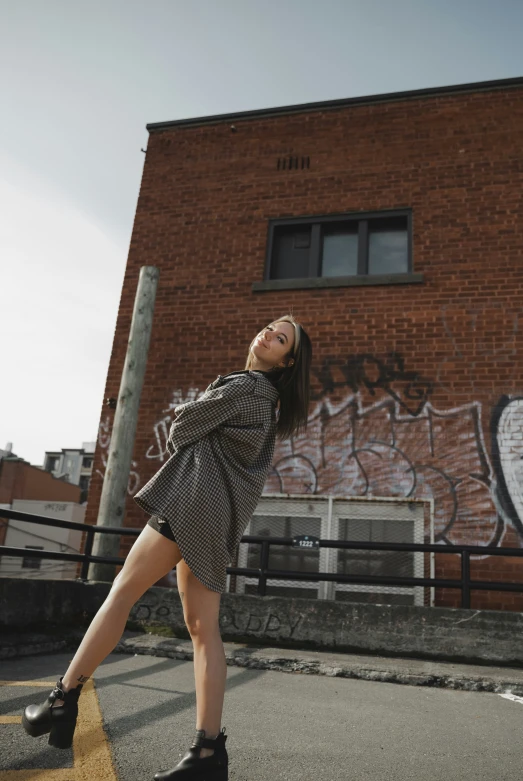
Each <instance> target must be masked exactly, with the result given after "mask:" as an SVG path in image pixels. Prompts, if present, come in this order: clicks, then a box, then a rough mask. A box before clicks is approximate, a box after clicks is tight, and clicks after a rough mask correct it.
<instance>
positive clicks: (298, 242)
mask: <svg viewBox="0 0 523 781" xmlns="http://www.w3.org/2000/svg"><path fill="white" fill-rule="evenodd" d="M310 246H311V229H310V228H309V227H307V226H306V225H305V226H300V225H298V226H296V227H293V226H290V227H289V226H287V227H285V226H282V227H281V228H276V229H275V231H274V250H273V265H272V268H273V273H272V275H271V279H298V278H300V277H308V276H309V255H310Z"/></svg>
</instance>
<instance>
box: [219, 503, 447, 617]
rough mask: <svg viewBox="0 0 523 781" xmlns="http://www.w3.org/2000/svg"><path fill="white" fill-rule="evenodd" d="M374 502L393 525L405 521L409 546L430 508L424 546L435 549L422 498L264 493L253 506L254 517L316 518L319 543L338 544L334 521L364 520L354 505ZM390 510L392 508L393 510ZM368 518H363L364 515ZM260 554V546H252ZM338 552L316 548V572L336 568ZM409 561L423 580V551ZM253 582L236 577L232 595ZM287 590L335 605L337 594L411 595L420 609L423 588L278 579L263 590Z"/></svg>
mask: <svg viewBox="0 0 523 781" xmlns="http://www.w3.org/2000/svg"><path fill="white" fill-rule="evenodd" d="M369 502H370V503H376V504H383V503H384V502H390V503H391V512H392V513H393V514H394V518H393V520H399V521H401V520H405V521H406V522H409V523H411V524H414V527H413V532H414V533H413V542H414V543H420V544H423V542H424V541H425V536H424V533H425V507H426V506H427V505H428V506H429V523H430V539H429V540H428V542H430V543H431V544H434V507H433V501H431V500H423V499H405V498H400V497H398V498H396V497H377V496H374V497H361V496H339V495H330V494H321V495H317V496H307V495H303V494H263V495H262V496H261V498H260V501H259V503H258V506H257V507H256V510H255V511H254V513H253V515H254V516H256V515H263V516H270V515H277V516H278V517H281V516H282V515H283V514H284V515H286V516H294V517H296V516H297V517H302V518H303V517H305V518H306V517H310V518H320V524H321V532H320V535H319V536H320V538H321V539H331V540H338V539H339V536H338V535H339V521H340V519H341V518H346V517H347V513H350V515H352V517H354V518H355V519H356V518H358V516H359V517H366V516H365V515H364V513H362V511H361V510H360V511H358V505H359V506H360V507H362V506H363V505H362V503H369ZM394 505H396V506H395V507H394ZM408 505H415V506H418V507H419V506H421V508H420V509H421V512H419V511H418V512H417V513H416V516H417V517H412V515H413V514H412V511H409V510H407V509H403V508H406V507H407V506H408ZM367 514H368V513H367ZM402 516H403V517H402ZM251 525H252V523H251V521H250V522H249V524H248V525H247V528H246V530H245V532H244V534H245V536H247V535H249V534H251V533H252V532H251ZM248 547H249V546H248V543H240V546H239V549H238V564H237V566H238V567H242V568H243V567H247V560H248ZM256 548H258V549H259V546H258V545H256ZM338 550H339V549H338V548H320V555H319V561H318V567H319V569H318V572H333V573H334V572H336V571H337V566H338ZM413 557H414V577H420V578H421V577H424V553H423V551H416V552H414V553H413ZM429 569H430V575H429V577H431V578H433V577H434V572H435V554H434V553H430V554H429ZM257 583H258V579H257V578H249V577H246V576H245V575H238V576H237V578H236V592H235V593H237V594H245V586H246V585H247V584H254V585H257ZM291 583H292V588H303V589H316V590H317V596H318V599H330V600H334V599H335V595H336V591H337V590H338V591H359V592H362V591H364V592H371V593H383V594H390V593H394V594H398V593H405V594H413V596H414V601H413V604H414V605H421V606H422V605H423V604H424V588H425V587H424V586H386V585H385V586H384V585H379V584H369V585H364V584H361V585H360V584H353V583H337V582H333V581H332V582H330V581H306V580H302V581H288V580H278V579H272V578H270V579H268V580H267V585H271V586H283V587H285V586H288V587H291V585H290V584H291ZM229 587H230V575H228V576H227V590H228V589H229ZM429 595H430V596H429V603H430V606H433V605H434V598H435V588H434V587H431V588H430V592H429Z"/></svg>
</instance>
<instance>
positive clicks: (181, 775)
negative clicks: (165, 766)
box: [154, 727, 229, 781]
mask: <svg viewBox="0 0 523 781" xmlns="http://www.w3.org/2000/svg"><path fill="white" fill-rule="evenodd" d="M226 740H227V735H226V734H225V727H223V729H222V731H221V732H219V733H218V735H217V736H216V737H215V738H214V739H212V740H211V738H206V737H205V730H204V729H197V730H196V737H195V738H194V740H193V742H192V746H191V748H190V749H189V751H187V753H186V754H184V756H183V757H182V759H181V760H180V762H178V764H177V765H176V767H175V768H173V769H172V770H164V771H162V772H160V773H156V774H155V776H154V781H227V779H228V778H229V769H228V767H229V758H228V756H227V749H226V748H225V741H226ZM202 748H213V749H214V754H212V755H211V756H210V757H203V758H200V751H201V749H202Z"/></svg>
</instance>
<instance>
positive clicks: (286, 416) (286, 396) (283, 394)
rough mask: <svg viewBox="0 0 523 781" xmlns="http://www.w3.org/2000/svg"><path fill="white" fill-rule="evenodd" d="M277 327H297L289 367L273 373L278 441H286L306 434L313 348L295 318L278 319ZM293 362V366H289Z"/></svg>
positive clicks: (249, 362)
mask: <svg viewBox="0 0 523 781" xmlns="http://www.w3.org/2000/svg"><path fill="white" fill-rule="evenodd" d="M276 323H291V324H292V325H293V326H294V347H293V348H292V349H291V350H289V352H288V353H287V355H286V356H285V364H286V365H285V367H284V368H282V369H275V370H274V371H273V372H271V374H274V383H275V386H276V388H277V390H278V393H279V394H280V406H279V416H278V424H277V428H276V433H277V436H278V438H279V439H281V440H283V439H289V438H290V437H292V436H298V435H299V434H301V433H305V431H307V419H308V415H309V401H310V367H311V362H312V344H311V340H310V338H309V335H308V334H307V332H306V331H305V329H304V327H303V326H302V325H301V324H300V323H298V322H297V320H295V319H294V317H293V315H284V316H283V317H278V319H277V320H273V321H272V323H269V326H275V325H276ZM266 327H267V326H266ZM262 330H263V329H262ZM254 338H256V337H254ZM253 344H254V339H253V340H252V342H251V343H250V345H249V354H248V356H247V361H246V363H245V369H252V363H253V354H252V352H251V347H252V345H253ZM291 359H292V360H293V361H294V363H293V364H292V366H289V361H290V360H291Z"/></svg>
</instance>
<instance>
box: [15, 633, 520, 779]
mask: <svg viewBox="0 0 523 781" xmlns="http://www.w3.org/2000/svg"><path fill="white" fill-rule="evenodd" d="M162 642H163V641H162ZM178 642H179V641H178ZM71 656H72V654H71V653H70V652H69V653H65V654H64V653H61V654H52V655H41V656H27V657H23V658H15V659H10V660H5V661H3V662H1V676H0V677H1V678H2V685H1V686H0V713H1V714H2V715H1V716H0V779H1V781H32V779H38V781H148V780H149V779H150V780H151V781H152V779H153V776H154V773H155V772H156V771H157V770H160V769H165V768H168V767H173V766H174V765H175V764H176V762H177V761H178V760H179V758H180V757H181V755H182V754H183V753H184V752H185V751H186V750H187V748H188V747H189V745H190V742H191V739H192V737H193V735H194V730H195V691H194V677H193V666H192V662H191V661H190V660H189V659H188V660H184V659H181V658H169V657H166V656H164V657H162V656H153V655H151V650H149V651H148V652H147V654H146V655H144V654H140V655H138V654H137V655H132V654H130V653H127V654H121V653H120V654H111V655H110V656H109V657H108V658H107V659H106V661H105V662H104V663H103V664H102V665H101V666H100V667H99V668H98V670H97V671H96V674H95V676H94V679H93V683H90V684H89V685H88V686H87V687H86V689H85V691H84V692H83V693H82V696H81V698H80V713H81V718H80V720H79V724H78V728H77V731H76V734H75V742H74V746H73V749H71V750H69V751H59V750H57V749H53V748H51V747H49V746H48V745H47V738H46V737H45V736H44V737H41V738H36V739H35V738H30V737H29V736H27V735H26V734H25V732H24V731H23V728H22V726H21V723H20V716H21V712H22V710H23V708H24V707H25V705H27V704H29V703H31V702H41V701H43V700H44V699H45V697H46V696H47V694H48V693H49V691H50V689H51V688H52V685H53V684H54V682H55V681H56V680H57V678H58V677H59V676H60V675H61V674H63V672H64V670H65V668H66V666H67V664H68V661H69V659H70V658H71ZM229 664H230V666H229V667H228V670H227V672H228V677H227V689H226V695H225V706H224V714H223V720H222V726H224V727H225V728H226V733H227V735H228V740H227V750H228V752H229V763H230V764H229V779H230V781H280V780H281V781H283V780H285V781H313V780H314V781H316V779H321V780H322V781H342V780H343V781H352V780H353V779H354V781H356V779H357V780H358V781H362V780H363V779H369V780H371V781H410V779H416V781H493V780H495V781H505V779H506V780H507V781H508V779H510V781H513V779H514V778H519V777H520V776H521V772H522V768H523V748H522V746H521V740H520V735H521V719H522V716H523V711H522V710H521V708H522V705H523V698H521V697H519V696H518V695H516V694H514V693H513V692H512V691H511V690H510V689H508V688H505V689H503V688H502V687H501V688H502V690H500V691H498V692H489V691H467V690H464V689H455V688H445V687H442V686H437V685H436V686H428V685H409V684H404V683H400V682H398V681H396V682H394V683H387V682H383V681H376V680H368V679H362V678H352V677H337V676H336V675H335V674H306V672H304V671H299V670H294V671H292V672H283V671H279V670H274V669H261V668H256V667H254V668H253V667H248V666H246V665H235V664H231V663H230V662H229ZM394 664H395V665H396V666H397V665H398V664H399V662H398V660H394ZM409 664H410V662H409ZM421 664H426V663H423V662H422V663H421ZM461 667H464V666H463V665H462V666H461ZM513 674H514V676H517V675H519V676H520V677H521V671H517V672H514V673H513ZM509 675H510V673H509ZM48 684H49V685H48Z"/></svg>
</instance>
